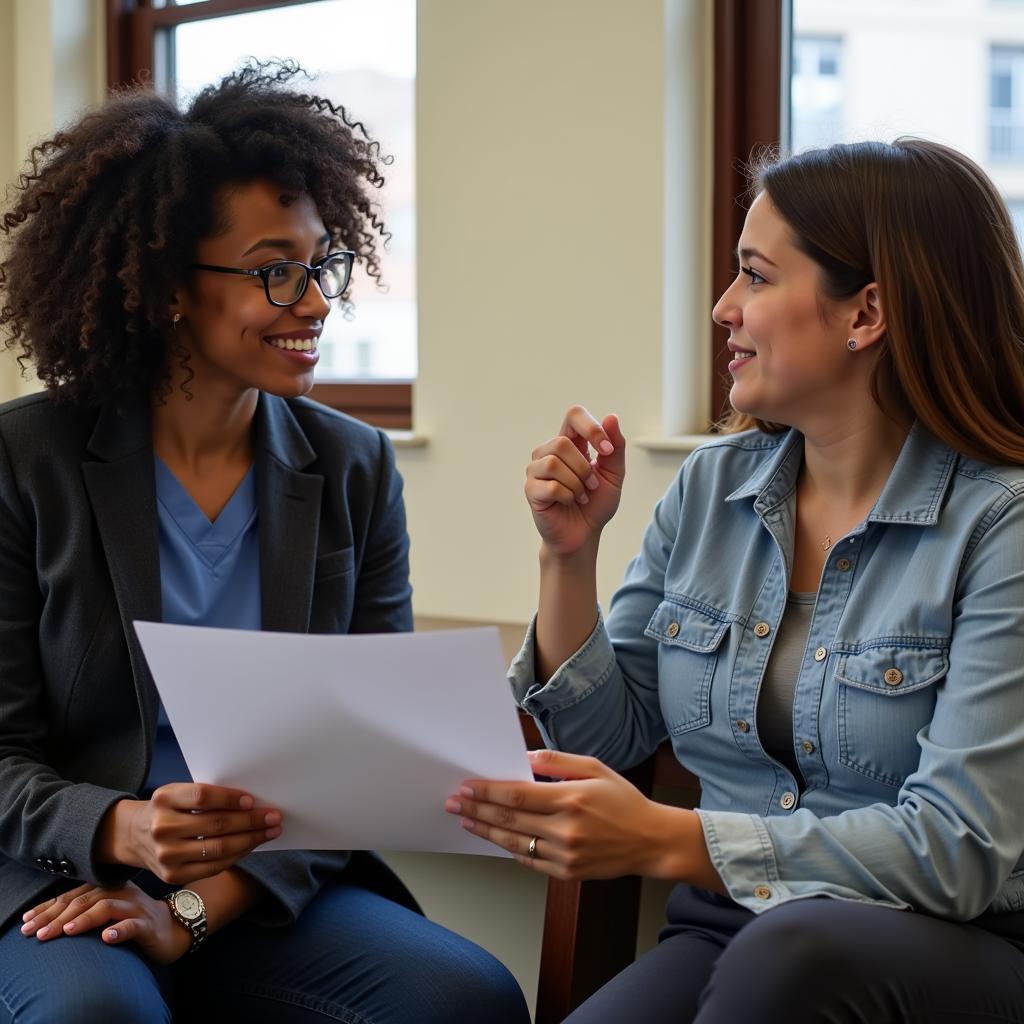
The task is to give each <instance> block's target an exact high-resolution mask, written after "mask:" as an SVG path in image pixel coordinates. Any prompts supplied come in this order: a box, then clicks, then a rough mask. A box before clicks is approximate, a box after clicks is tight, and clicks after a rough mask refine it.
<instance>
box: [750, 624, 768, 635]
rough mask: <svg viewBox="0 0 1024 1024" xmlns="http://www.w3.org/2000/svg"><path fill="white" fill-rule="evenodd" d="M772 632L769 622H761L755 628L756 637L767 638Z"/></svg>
mask: <svg viewBox="0 0 1024 1024" xmlns="http://www.w3.org/2000/svg"><path fill="white" fill-rule="evenodd" d="M771 631H772V627H771V626H769V625H768V623H767V622H759V623H758V624H757V625H756V626H755V627H754V636H767V635H768V634H769V633H770V632H771Z"/></svg>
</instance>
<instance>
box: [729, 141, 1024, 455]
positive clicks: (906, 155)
mask: <svg viewBox="0 0 1024 1024" xmlns="http://www.w3.org/2000/svg"><path fill="white" fill-rule="evenodd" d="M748 174H749V181H750V194H751V196H756V195H757V194H759V193H761V192H764V193H766V194H767V195H768V198H769V199H770V200H771V202H772V205H773V206H774V207H775V209H776V210H777V211H778V213H779V214H780V216H781V217H782V218H783V220H785V221H786V222H787V223H788V225H789V226H790V228H791V229H792V231H793V236H794V242H795V244H796V246H797V248H799V249H800V250H801V251H802V252H804V253H806V254H807V255H808V256H809V257H810V258H811V259H812V260H814V261H815V262H816V263H817V264H818V266H819V267H820V268H821V282H822V284H821V288H822V294H823V297H824V299H825V300H828V299H832V300H840V299H846V298H849V297H851V296H853V295H855V294H856V293H857V292H858V291H860V290H861V289H862V288H863V287H864V286H865V285H866V284H869V283H871V282H872V281H874V282H877V284H878V287H879V291H880V293H881V299H882V306H883V308H884V310H885V314H886V322H887V331H886V337H885V338H884V340H883V341H882V342H881V347H880V352H879V356H878V364H877V366H876V367H875V372H874V376H873V378H872V381H871V392H872V395H873V397H874V399H875V401H876V402H878V404H879V406H880V407H882V408H883V409H884V408H885V404H884V403H885V402H889V403H892V402H897V403H903V406H904V407H907V406H909V408H910V409H912V410H913V412H914V414H915V415H916V416H917V418H918V420H920V421H921V423H922V424H923V425H924V426H925V427H926V428H927V429H928V430H929V431H930V432H931V433H932V434H934V435H935V436H936V437H938V438H939V439H941V440H942V441H944V442H945V443H946V444H948V445H949V446H950V447H951V448H953V449H955V450H956V451H958V452H961V453H963V454H964V455H968V456H971V457H972V458H976V459H980V460H982V461H984V462H990V463H1024V265H1022V263H1021V255H1020V248H1019V246H1018V243H1017V237H1016V234H1015V232H1014V227H1013V222H1012V220H1011V218H1010V214H1009V211H1008V210H1007V208H1006V204H1005V203H1004V202H1003V200H1002V198H1001V197H1000V195H999V193H998V191H997V190H996V188H995V186H994V185H993V184H992V182H991V180H990V179H989V178H988V176H987V175H986V174H985V172H984V171H983V170H982V169H981V168H980V167H979V166H978V165H977V164H976V163H974V161H973V160H970V159H969V158H968V157H966V156H964V155H963V154H962V153H959V152H957V151H956V150H955V149H951V148H950V147H948V146H943V145H940V144H938V143H935V142H927V141H925V140H923V139H915V138H900V139H897V140H896V141H895V142H893V143H891V144H889V143H883V142H858V143H853V144H849V145H835V146H829V147H828V148H827V149H815V150H809V151H807V152H805V153H800V154H798V155H797V156H793V157H789V158H788V159H785V160H772V159H771V158H766V159H762V160H759V161H758V162H756V163H755V164H753V165H752V166H751V167H750V169H749V172H748ZM826 304H827V303H826ZM883 396H884V400H883ZM751 428H758V429H760V430H764V431H766V432H768V433H778V432H780V431H782V430H785V429H786V428H785V427H783V426H780V425H779V424H774V423H766V422H763V421H761V420H758V419H756V418H755V417H753V416H750V415H748V414H745V413H739V412H736V411H733V412H732V413H731V414H729V415H728V416H726V417H725V419H724V420H723V421H722V423H721V424H720V429H721V430H723V431H724V432H728V433H732V432H735V431H738V430H749V429H751Z"/></svg>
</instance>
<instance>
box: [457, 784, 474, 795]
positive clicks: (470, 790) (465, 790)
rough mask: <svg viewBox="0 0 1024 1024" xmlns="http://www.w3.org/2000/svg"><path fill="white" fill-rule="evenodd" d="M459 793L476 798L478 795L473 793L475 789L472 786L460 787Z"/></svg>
mask: <svg viewBox="0 0 1024 1024" xmlns="http://www.w3.org/2000/svg"><path fill="white" fill-rule="evenodd" d="M459 792H460V793H461V794H462V795H463V796H468V797H474V796H476V793H474V792H473V787H472V786H459Z"/></svg>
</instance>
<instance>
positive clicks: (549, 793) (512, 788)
mask: <svg viewBox="0 0 1024 1024" xmlns="http://www.w3.org/2000/svg"><path fill="white" fill-rule="evenodd" d="M530 761H531V762H532V764H533V768H534V771H535V772H536V773H537V774H539V775H545V776H548V777H551V778H557V779H561V780H563V781H561V782H557V783H551V782H494V781H484V780H479V779H474V780H470V781H467V782H466V783H465V784H464V785H463V787H462V788H461V789H460V791H459V792H458V793H457V794H454V795H453V796H451V797H449V799H448V800H447V802H446V803H445V810H447V811H448V812H449V813H450V814H459V815H461V816H462V827H463V828H465V829H467V831H470V832H472V833H473V834H474V835H478V836H480V837H481V838H483V839H487V840H490V842H492V843H495V844H496V845H498V846H501V847H503V848H504V849H506V850H508V851H509V852H510V853H512V855H513V856H514V857H515V858H516V860H518V861H519V862H520V863H521V864H525V865H526V866H527V867H531V868H535V869H537V870H538V871H543V872H544V873H545V874H548V875H553V876H554V877H555V878H563V879H583V878H614V877H617V876H619V875H649V876H652V877H658V878H675V879H682V878H686V877H687V876H688V875H689V874H690V870H688V868H687V864H688V862H692V866H693V867H694V868H695V867H696V866H697V864H696V861H695V860H694V859H693V858H694V857H695V855H696V854H698V852H703V855H704V856H705V857H706V856H707V854H706V851H704V850H703V847H704V840H703V831H702V830H701V827H700V822H699V820H698V819H697V816H696V815H695V814H694V813H693V812H692V811H686V810H682V809H681V808H677V807H668V806H666V805H664V804H658V803H655V802H654V801H653V800H648V799H647V797H645V796H644V795H643V794H642V793H641V792H640V791H639V790H638V789H637V788H636V787H635V786H634V785H633V784H632V783H630V782H628V781H627V780H626V779H624V778H623V777H622V776H621V775H619V774H618V773H617V772H614V771H612V770H611V769H610V768H608V767H606V766H605V765H604V764H602V763H601V762H600V761H598V760H597V759H596V758H593V757H582V756H580V755H578V754H564V753H561V752H560V751H555V750H535V751H530ZM531 839H534V840H535V842H534V846H533V849H534V854H533V856H531V855H530V841H531ZM696 843H699V846H700V851H697V850H696ZM697 859H698V860H699V856H697ZM693 880H694V881H696V879H693Z"/></svg>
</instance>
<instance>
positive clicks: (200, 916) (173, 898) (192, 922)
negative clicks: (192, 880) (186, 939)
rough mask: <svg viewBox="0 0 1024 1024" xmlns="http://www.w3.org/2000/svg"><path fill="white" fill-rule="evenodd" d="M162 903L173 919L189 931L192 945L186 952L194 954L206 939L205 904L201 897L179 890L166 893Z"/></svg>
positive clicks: (197, 894)
mask: <svg viewBox="0 0 1024 1024" xmlns="http://www.w3.org/2000/svg"><path fill="white" fill-rule="evenodd" d="M164 902H165V903H166V904H167V906H169V907H170V908H171V913H172V914H173V915H174V919H175V920H176V921H178V922H180V923H181V924H183V925H184V926H185V927H186V928H187V929H188V930H189V933H190V934H191V936H192V945H191V946H189V947H188V951H189V952H190V953H194V952H195V951H196V950H197V949H198V948H199V946H200V944H201V943H202V941H203V939H205V938H206V904H205V903H203V898H202V896H200V895H199V893H197V892H193V891H192V890H191V889H179V890H178V891H177V892H172V893H168V894H167V895H166V896H165V897H164Z"/></svg>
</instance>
